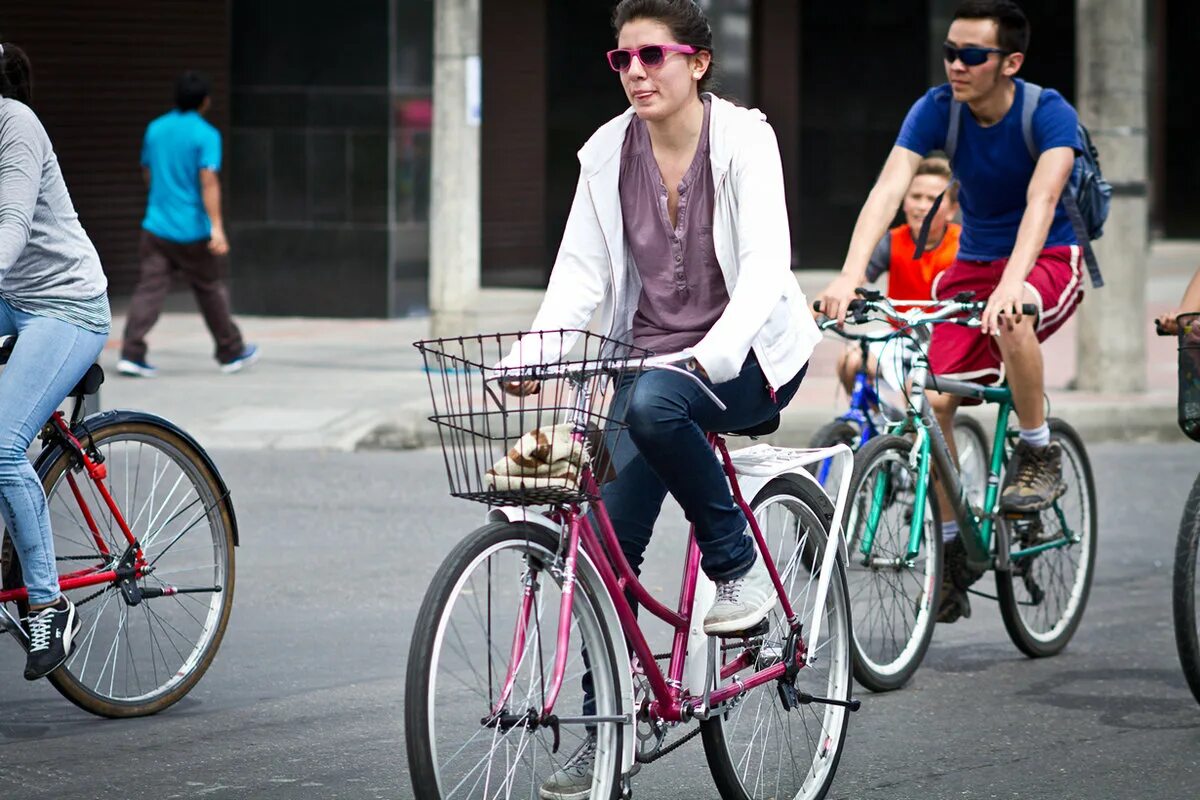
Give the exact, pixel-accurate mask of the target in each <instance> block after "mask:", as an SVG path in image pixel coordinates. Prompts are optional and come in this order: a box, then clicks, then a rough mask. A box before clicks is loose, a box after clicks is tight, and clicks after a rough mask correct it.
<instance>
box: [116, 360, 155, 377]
mask: <svg viewBox="0 0 1200 800" xmlns="http://www.w3.org/2000/svg"><path fill="white" fill-rule="evenodd" d="M117 372H119V373H120V374H122V375H126V376H128V377H130V378H153V377H154V376H155V375H157V374H158V370H157V369H156V368H154V367H152V366H150V365H149V364H147V363H146V362H145V361H132V360H130V359H128V358H122V359H121V360H120V361H118V362H117Z"/></svg>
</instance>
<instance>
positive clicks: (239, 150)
mask: <svg viewBox="0 0 1200 800" xmlns="http://www.w3.org/2000/svg"><path fill="white" fill-rule="evenodd" d="M435 2H436V0H341V1H340V2H339V3H337V4H336V5H335V4H331V3H329V2H327V0H170V2H158V3H153V4H147V3H142V2H136V1H135V0H108V2H105V3H93V2H88V0H57V1H56V2H54V3H44V2H37V1H36V0H19V1H18V2H16V3H7V4H6V5H5V8H4V10H3V11H2V12H0V41H12V42H17V43H19V44H21V45H22V46H24V47H25V48H26V50H27V51H28V52H29V53H30V55H31V57H32V58H33V61H34V66H35V70H36V76H37V86H36V95H35V106H36V107H37V109H36V110H37V111H38V113H39V114H40V115H41V116H42V118H43V120H44V121H45V123H46V127H47V129H48V130H49V132H50V135H51V137H52V138H53V139H54V142H55V146H56V149H57V150H58V153H59V157H60V160H61V161H62V164H63V169H64V172H65V174H66V177H67V180H68V184H69V186H70V188H71V191H72V194H73V196H74V198H75V202H76V205H77V207H78V209H79V212H80V215H81V217H82V219H83V222H84V224H85V226H86V227H87V229H88V231H89V233H90V234H91V235H92V236H93V238H94V239H95V240H96V243H97V247H98V248H99V250H100V252H101V255H102V258H103V259H104V263H105V267H106V269H107V271H108V273H109V277H110V280H111V282H112V285H113V291H114V293H116V294H122V293H127V292H128V291H129V290H130V289H131V287H132V285H133V282H134V281H135V279H136V274H137V259H136V243H137V230H138V227H139V224H140V219H141V213H142V203H143V202H144V188H143V187H142V184H141V177H140V172H139V170H138V163H137V159H138V150H139V147H140V139H141V133H142V131H143V129H144V126H145V124H146V123H147V122H148V121H149V120H150V119H152V118H153V117H154V116H156V115H157V114H159V113H162V112H163V111H165V110H166V109H167V108H168V107H169V106H170V103H171V88H172V84H173V81H174V78H175V76H176V75H177V74H178V73H179V72H181V71H182V70H183V69H186V68H198V69H202V70H204V71H206V72H207V73H209V75H210V76H211V77H212V78H213V83H214V90H215V93H214V100H215V105H214V109H213V112H212V114H211V116H210V118H211V119H212V121H213V122H214V123H215V124H216V125H217V126H218V127H219V128H220V129H221V130H222V132H223V133H224V135H225V145H226V147H225V168H224V174H223V182H224V186H225V193H226V203H227V209H226V216H227V227H228V229H229V231H230V235H231V244H232V253H231V269H232V285H233V290H234V299H235V304H236V306H237V309H238V310H239V311H240V312H243V313H263V314H299V315H319V316H372V317H383V316H401V315H406V314H414V313H422V312H423V311H424V310H425V308H426V307H427V299H426V291H427V287H426V279H427V275H428V247H429V245H428V240H429V225H428V218H429V183H430V158H431V144H432V143H431V141H430V138H431V137H430V129H431V123H432V109H433V96H432V83H433V68H432V67H433V52H432V48H433V45H432V42H433V24H434V7H435ZM702 4H703V5H705V6H706V8H707V9H708V12H709V14H710V17H711V19H712V21H713V25H714V33H715V38H716V47H717V56H716V64H717V69H718V79H719V87H720V88H719V91H720V92H721V93H722V94H725V95H727V96H731V97H733V98H735V99H737V100H738V101H740V102H742V103H743V104H746V105H755V106H758V107H760V108H762V109H763V110H764V111H765V112H766V113H767V116H768V119H769V120H770V121H771V123H772V125H773V126H774V127H775V130H776V134H777V136H778V139H779V144H780V149H781V154H782V157H783V164H784V171H785V179H786V182H787V190H788V195H789V198H788V202H789V213H790V217H791V222H792V236H793V240H794V244H795V247H794V262H795V263H794V266H796V267H797V268H801V269H803V268H836V267H838V266H840V264H841V258H842V256H843V255H844V250H845V246H846V242H847V241H848V239H849V235H850V231H851V228H852V227H853V224H854V219H855V216H856V214H857V212H858V209H859V208H860V206H861V204H862V201H863V199H864V198H865V195H866V192H867V191H868V190H869V188H870V186H871V184H872V182H873V180H874V177H875V175H876V174H877V172H878V170H879V168H880V166H881V165H882V163H883V160H884V158H885V156H886V154H887V151H888V149H889V148H890V147H891V144H892V142H893V140H894V138H895V135H896V131H897V129H898V127H899V124H900V121H901V120H902V118H903V116H904V113H905V112H906V111H907V109H908V107H909V105H910V104H911V103H912V102H913V101H914V100H915V99H916V98H917V97H918V96H919V95H920V94H921V93H922V92H923V91H924V90H925V89H926V88H927V87H928V86H930V85H932V84H933V83H936V82H940V81H941V80H942V79H943V78H942V66H941V61H940V56H939V55H938V45H939V44H940V42H941V39H942V37H943V36H944V35H945V30H946V27H947V25H948V20H949V17H950V14H951V13H952V9H953V7H954V5H955V3H954V2H953V0H906V1H905V2H902V3H898V2H895V1H894V0H860V2H859V3H856V4H855V7H854V13H853V14H850V13H848V12H847V11H846V9H845V7H843V6H839V5H838V4H833V3H817V2H804V1H803V0H794V1H793V0H703V2H702ZM612 5H613V2H612V0H505V2H498V0H481V9H482V10H481V15H482V20H481V21H482V41H481V50H482V63H483V70H482V72H483V76H484V77H483V123H482V130H481V142H482V145H481V159H482V163H481V173H482V187H481V189H482V191H481V216H482V241H481V249H482V280H483V283H484V285H492V286H540V285H544V281H545V278H546V275H547V274H548V271H549V268H550V265H551V263H552V261H553V257H554V252H555V250H556V248H557V243H558V239H559V236H560V234H561V231H562V228H563V225H564V224H565V221H566V214H567V211H568V208H569V205H570V199H571V196H572V193H573V190H574V185H575V181H576V178H577V163H576V161H575V156H574V154H575V151H576V150H577V149H578V148H579V146H580V145H581V144H582V143H583V142H584V141H585V140H586V138H587V137H588V135H589V134H590V133H591V132H592V131H593V130H594V129H595V128H596V127H597V126H599V125H600V124H601V123H603V122H604V121H605V120H607V119H609V118H610V117H612V116H613V115H615V114H618V113H620V112H621V110H622V109H623V108H624V106H625V102H624V98H623V95H622V93H621V89H620V86H619V83H618V81H617V78H616V77H615V76H614V75H613V73H612V72H611V70H609V68H608V66H607V64H606V63H605V60H604V55H603V54H604V51H605V50H607V49H609V48H611V47H612V31H611V28H610V25H609V16H610V14H611V9H612ZM1024 5H1025V7H1026V10H1027V12H1028V14H1029V16H1030V18H1031V21H1032V24H1033V31H1034V35H1033V42H1032V47H1031V50H1030V53H1029V57H1028V60H1027V66H1026V68H1025V69H1024V70H1023V73H1022V74H1023V75H1024V76H1026V77H1028V78H1030V79H1031V80H1035V81H1037V82H1039V83H1042V84H1044V85H1048V86H1053V87H1055V88H1058V89H1060V90H1061V91H1063V93H1064V94H1065V95H1066V96H1067V97H1068V98H1073V96H1074V87H1075V61H1076V53H1075V43H1074V20H1075V16H1074V15H1075V4H1074V2H1073V0H1036V2H1034V0H1030V2H1027V3H1025V4H1024ZM1145 5H1146V8H1147V14H1148V25H1147V30H1148V32H1149V41H1148V42H1147V48H1146V52H1147V59H1148V74H1149V76H1150V79H1149V81H1148V90H1149V100H1150V103H1149V107H1150V113H1149V120H1148V123H1149V129H1150V142H1151V144H1150V176H1151V181H1150V193H1151V215H1152V226H1153V230H1154V231H1155V232H1156V233H1157V234H1158V235H1161V236H1169V237H1200V195H1198V194H1197V193H1196V192H1195V191H1193V189H1192V187H1193V186H1196V185H1198V184H1200V151H1197V148H1195V146H1194V144H1193V142H1194V140H1195V135H1194V131H1195V130H1196V127H1197V124H1200V119H1197V117H1200V109H1198V108H1197V106H1196V104H1195V103H1192V102H1190V100H1191V98H1190V94H1191V93H1190V89H1191V87H1190V76H1191V75H1193V74H1194V73H1195V70H1193V69H1191V68H1190V58H1189V57H1190V54H1191V53H1192V52H1195V50H1197V49H1198V48H1200V5H1198V4H1194V3H1190V2H1184V1H1183V0H1145ZM1085 122H1086V120H1085ZM1101 160H1102V162H1103V154H1101Z"/></svg>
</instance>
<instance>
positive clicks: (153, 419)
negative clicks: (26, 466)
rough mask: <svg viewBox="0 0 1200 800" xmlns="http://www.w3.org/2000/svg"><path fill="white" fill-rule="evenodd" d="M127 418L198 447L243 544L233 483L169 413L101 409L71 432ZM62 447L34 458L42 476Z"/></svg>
mask: <svg viewBox="0 0 1200 800" xmlns="http://www.w3.org/2000/svg"><path fill="white" fill-rule="evenodd" d="M126 422H144V423H147V424H149V425H157V426H158V427H160V428H163V429H165V430H167V431H169V432H170V433H171V434H173V435H174V436H178V437H179V438H180V439H182V440H183V441H184V442H186V443H187V444H188V445H189V446H190V447H192V448H193V449H194V450H195V451H196V454H197V455H199V456H200V460H201V462H202V463H203V464H204V466H205V467H206V468H207V469H208V471H209V472H210V473H211V474H212V476H213V480H215V481H216V482H217V489H218V490H219V492H220V496H221V497H223V498H224V499H225V510H226V511H227V512H228V513H229V525H230V533H231V534H233V545H234V547H237V546H238V545H239V544H241V541H240V540H239V538H238V523H237V514H236V513H234V510H233V503H232V502H231V501H230V499H229V494H230V492H229V487H228V486H227V485H226V483H225V479H224V478H223V477H222V476H221V473H220V471H219V470H218V469H217V465H216V463H215V462H214V461H213V460H212V457H211V456H209V454H208V452H207V451H205V449H204V448H203V447H201V446H200V443H199V442H197V441H196V440H195V439H194V438H193V437H192V435H191V434H190V433H188V432H187V431H185V430H184V429H183V428H180V427H179V426H178V425H176V424H175V423H174V422H171V421H170V420H169V419H166V418H165V417H160V416H158V415H157V414H151V413H149V412H147V411H130V410H126V409H117V410H112V411H101V412H99V413H97V414H91V415H89V416H88V417H86V418H84V420H83V421H82V422H80V423H79V424H78V425H76V426H75V427H74V428H73V429H72V430H71V434H72V435H73V436H75V438H77V439H81V438H83V437H85V436H87V435H88V434H89V433H90V432H92V431H99V430H100V429H101V428H103V427H107V426H109V425H120V424H123V423H126ZM62 449H63V448H62V446H61V445H56V446H54V447H50V448H47V449H44V450H42V451H41V452H40V453H38V456H37V458H36V459H35V460H34V462H33V468H34V470H35V471H36V472H37V475H38V478H45V471H46V470H48V469H49V468H50V465H51V464H53V463H54V460H55V459H57V458H58V455H59V453H60V452H61V451H62Z"/></svg>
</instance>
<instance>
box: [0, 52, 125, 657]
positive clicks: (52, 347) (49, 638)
mask: <svg viewBox="0 0 1200 800" xmlns="http://www.w3.org/2000/svg"><path fill="white" fill-rule="evenodd" d="M32 95H33V70H32V68H31V66H30V63H29V58H28V57H27V56H26V55H25V53H24V52H22V51H21V50H20V48H18V47H17V46H16V45H13V44H10V43H7V42H6V43H3V44H0V336H3V337H8V336H14V335H15V336H17V337H18V338H17V341H16V344H15V345H14V346H13V348H12V353H11V355H10V356H9V358H8V364H7V366H6V367H5V368H4V371H3V372H0V515H2V516H3V517H4V524H5V525H6V526H7V528H8V535H9V536H10V537H11V539H12V544H13V545H14V547H15V552H16V555H17V557H18V559H19V560H20V564H21V574H22V576H23V578H24V581H25V588H26V589H27V590H28V593H29V608H30V611H29V617H28V618H27V619H26V620H25V625H26V629H27V631H28V634H29V642H30V648H29V655H28V660H27V662H26V665H25V677H26V678H27V679H29V680H36V679H37V678H41V677H43V676H45V675H46V674H48V673H50V672H52V671H53V670H55V669H57V668H58V667H59V666H60V665H61V664H62V663H63V662H64V661H66V659H67V656H68V655H69V654H70V652H71V646H72V643H73V639H74V636H75V633H76V632H77V631H78V630H79V628H80V627H81V622H80V619H79V617H78V616H77V614H76V612H75V606H74V605H73V604H72V603H71V601H70V600H68V599H67V598H66V597H65V596H63V594H62V592H61V591H60V590H59V585H58V570H57V568H56V566H55V559H54V541H53V539H52V538H51V535H50V515H49V511H48V509H47V507H46V495H45V493H44V492H43V491H42V484H41V481H40V480H38V476H37V474H36V473H35V472H34V470H33V466H32V465H31V464H30V463H29V459H28V458H26V456H25V452H26V450H27V449H28V447H29V445H30V443H31V442H32V441H33V437H34V436H35V435H36V434H37V432H38V430H40V429H41V427H42V425H43V424H45V422H46V420H48V419H49V418H50V415H51V414H53V413H54V411H55V409H57V408H58V406H59V405H61V404H62V402H63V400H65V399H66V397H67V394H68V393H69V392H70V391H71V389H72V388H73V387H74V386H75V385H76V384H77V383H78V382H79V380H80V379H81V378H82V377H83V375H84V373H85V372H87V370H88V368H89V367H91V365H92V364H94V363H95V361H96V358H97V357H98V356H99V355H100V351H101V350H102V349H103V348H104V343H105V341H106V340H107V339H108V329H109V324H110V322H111V316H110V313H109V308H108V295H107V292H106V290H107V288H108V281H107V279H106V278H105V277H104V270H103V269H101V267H100V257H99V255H97V253H96V248H95V247H94V246H93V245H92V242H91V240H90V239H88V236H87V233H85V232H84V230H83V226H82V225H80V223H79V217H78V215H76V213H75V207H74V206H73V205H72V204H71V196H70V195H69V194H68V193H67V186H66V183H65V182H64V181H63V176H62V171H61V170H60V169H59V166H58V159H57V157H55V155H54V148H53V147H52V146H51V144H50V137H49V136H47V135H46V130H45V129H44V128H43V127H42V124H41V122H40V121H38V118H37V115H36V114H34V112H33V110H32V109H31V108H30V107H29V104H30V102H31V101H32Z"/></svg>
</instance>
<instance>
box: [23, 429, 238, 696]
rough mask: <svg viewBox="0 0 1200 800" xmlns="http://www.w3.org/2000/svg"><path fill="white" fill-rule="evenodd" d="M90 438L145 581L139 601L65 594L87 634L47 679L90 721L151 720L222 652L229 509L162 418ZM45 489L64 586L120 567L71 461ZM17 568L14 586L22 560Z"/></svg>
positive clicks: (229, 585) (102, 592) (121, 539)
mask: <svg viewBox="0 0 1200 800" xmlns="http://www.w3.org/2000/svg"><path fill="white" fill-rule="evenodd" d="M81 438H84V440H85V443H86V439H87V438H88V437H81ZM90 439H91V442H92V444H93V445H94V447H95V449H96V451H97V452H98V453H99V454H100V456H101V457H102V458H103V464H104V467H105V469H106V471H107V474H106V476H105V478H104V479H103V483H104V486H105V488H106V489H107V490H108V492H109V494H110V495H111V496H112V498H113V500H114V501H115V502H116V505H117V508H118V509H119V510H120V511H121V514H122V516H124V517H125V522H126V524H127V525H128V526H129V529H130V531H131V532H132V533H133V535H134V537H135V538H136V539H137V541H138V542H139V543H140V545H141V548H142V552H143V554H144V557H145V560H146V562H147V570H146V572H147V574H145V576H144V577H142V578H141V579H139V580H137V581H136V586H137V590H138V593H140V595H141V597H140V599H138V598H136V597H134V598H131V595H130V594H129V593H127V592H126V591H124V590H122V588H121V587H120V585H119V584H118V583H117V582H113V583H108V584H102V585H93V586H87V587H83V588H78V589H73V590H69V591H66V592H65V594H66V595H67V596H68V597H70V598H71V600H72V602H74V603H75V604H76V606H77V608H78V612H77V613H78V614H79V617H80V619H81V620H82V627H81V629H80V631H79V633H78V634H77V635H76V637H75V641H74V644H73V647H72V650H71V654H70V656H69V657H68V658H67V660H66V662H65V663H64V664H63V666H62V667H60V668H59V669H57V670H55V671H54V672H52V673H50V675H49V676H48V678H49V680H50V683H51V684H53V686H54V688H55V689H57V690H58V691H59V692H60V693H62V695H63V696H64V697H66V698H67V699H68V700H70V701H71V702H72V703H74V704H75V705H77V706H79V707H80V708H82V709H84V710H86V711H89V712H91V713H93V714H98V715H100V716H104V717H138V716H145V715H147V714H154V713H157V712H159V711H162V710H163V709H165V708H167V707H168V706H170V705H172V704H173V703H175V702H176V701H178V700H179V699H180V698H181V697H183V696H184V695H186V694H187V693H188V692H189V691H190V690H191V689H192V687H193V686H195V685H196V683H197V681H199V680H200V678H201V676H203V675H204V673H205V671H206V670H207V669H208V667H209V665H210V664H211V663H212V660H213V658H214V656H215V655H216V652H217V649H218V648H219V647H220V644H221V639H222V637H223V636H224V635H225V627H226V625H228V623H229V614H230V611H231V609H232V608H233V588H234V557H233V548H234V538H233V511H232V507H231V506H230V503H229V498H228V497H227V496H226V494H227V493H226V491H225V490H224V489H223V488H222V484H221V482H220V481H219V480H218V478H217V476H216V475H215V474H214V472H213V468H212V467H211V462H210V461H209V459H208V458H207V457H206V456H204V455H203V454H202V452H200V451H199V449H198V447H197V445H195V444H194V443H193V442H192V441H190V440H189V439H188V438H187V437H186V436H185V435H183V434H181V433H180V432H179V431H178V430H176V429H174V428H173V427H172V426H170V425H169V424H168V423H166V422H165V421H155V420H152V419H139V420H124V421H122V420H116V421H114V422H111V423H109V422H100V423H99V427H97V428H95V429H93V430H92V432H91V435H90ZM69 479H71V480H73V481H74V488H73V487H72V486H71V480H69ZM42 485H43V487H44V488H45V491H46V501H47V505H48V507H49V512H50V524H51V529H52V531H53V536H54V554H55V560H56V562H57V565H58V571H59V577H60V580H61V579H62V578H63V577H65V576H67V575H70V574H74V575H86V574H87V573H89V572H99V571H104V570H110V569H114V568H116V567H117V562H118V561H119V560H120V558H121V556H122V554H123V553H125V551H126V549H127V548H128V546H129V545H128V542H127V540H126V538H125V535H124V533H123V532H122V531H121V529H120V526H119V524H118V523H117V521H116V519H115V518H114V517H113V515H112V514H111V513H110V511H109V509H108V507H107V505H106V503H105V501H104V499H103V496H102V495H101V493H100V491H99V490H98V489H97V488H96V485H95V483H93V481H92V480H91V478H89V477H88V475H87V473H86V472H84V471H83V470H82V468H80V467H77V466H76V465H75V463H74V456H73V454H71V453H68V452H60V453H58V455H57V456H56V457H54V458H53V460H52V461H51V462H49V463H48V464H47V465H46V466H45V467H44V468H43V469H42ZM76 489H77V490H78V491H79V493H80V495H81V497H82V498H83V503H82V504H81V503H80V500H79V499H77V498H76V496H75V490H76ZM85 506H86V509H87V513H86V514H85V512H84V507H85ZM89 515H90V517H91V519H92V520H94V522H95V526H96V530H95V531H93V530H92V529H91V524H90V520H89V519H88V516H89ZM101 542H102V543H103V547H101ZM6 546H7V545H6ZM13 566H14V568H15V574H14V575H13V578H14V579H16V580H18V581H19V575H20V572H19V565H17V564H15V559H14V562H13ZM181 590H182V591H181ZM18 605H19V606H25V604H24V603H22V604H18ZM27 610H28V609H27V606H25V607H22V608H20V611H21V613H22V614H25V613H26V612H27Z"/></svg>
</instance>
